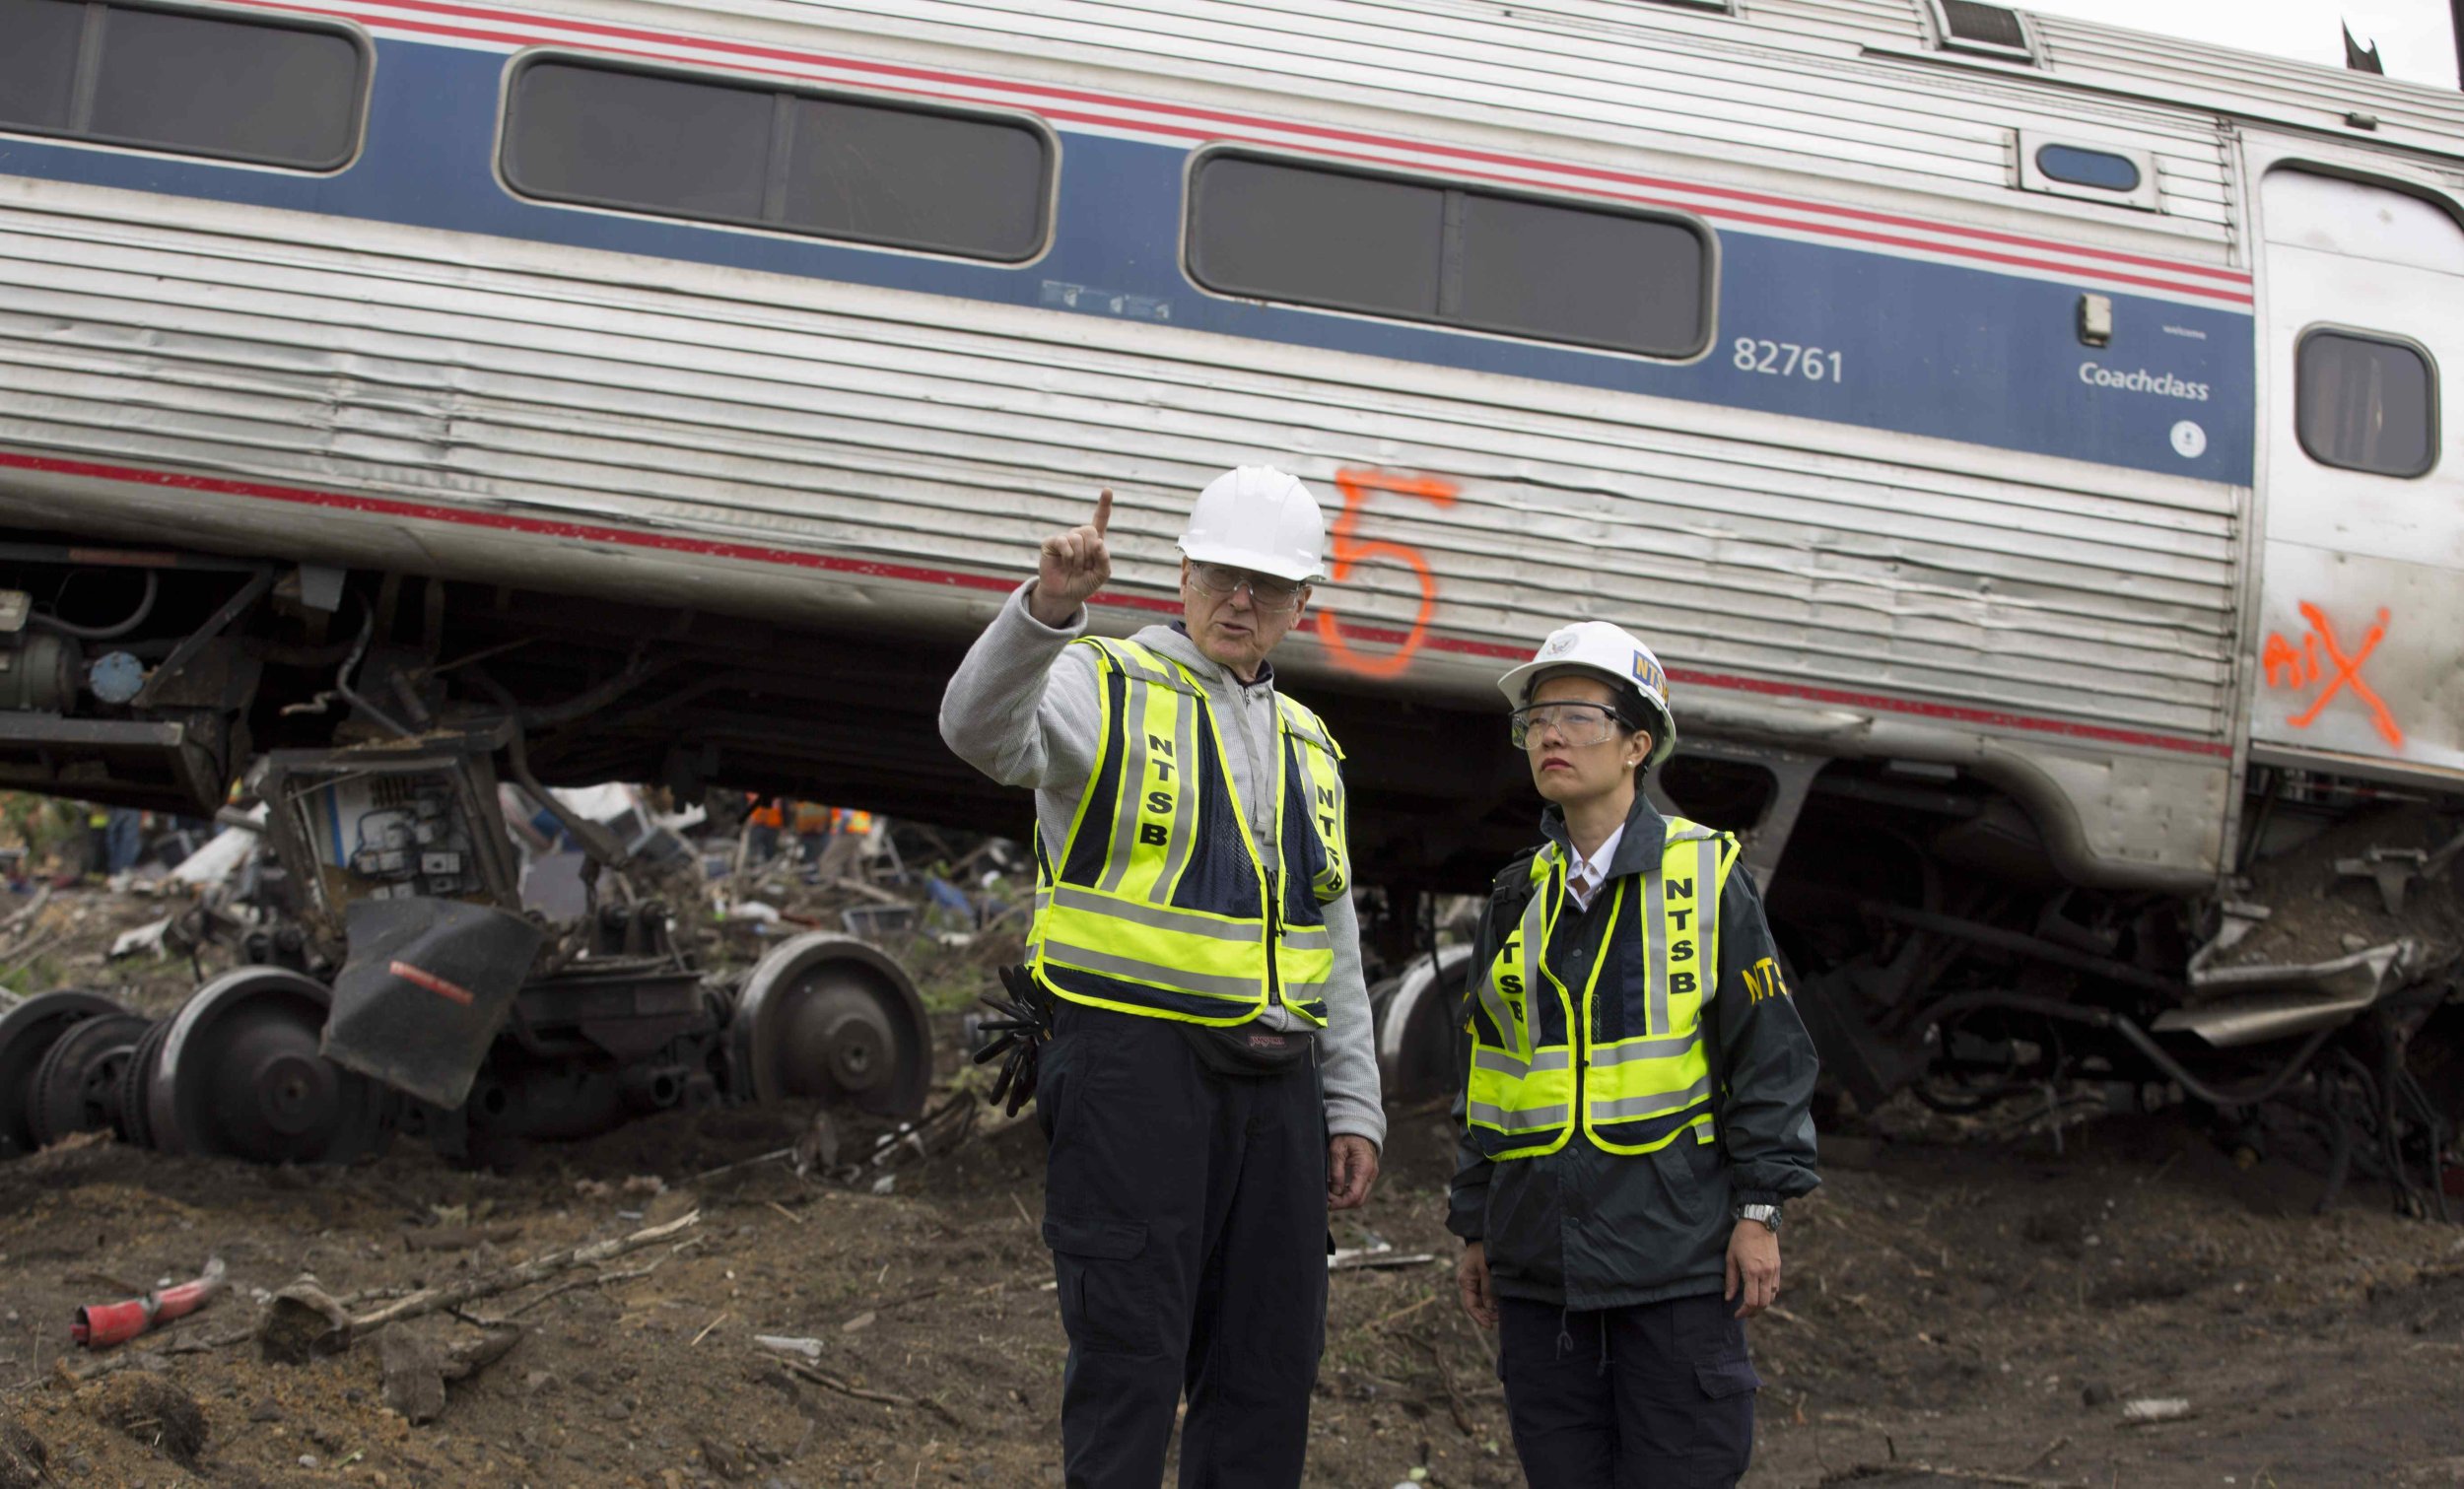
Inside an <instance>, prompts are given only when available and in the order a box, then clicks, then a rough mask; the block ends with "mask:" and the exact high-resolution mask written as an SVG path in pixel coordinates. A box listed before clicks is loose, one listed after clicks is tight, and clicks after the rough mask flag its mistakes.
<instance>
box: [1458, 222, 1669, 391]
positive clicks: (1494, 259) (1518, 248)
mask: <svg viewBox="0 0 2464 1489" xmlns="http://www.w3.org/2000/svg"><path fill="white" fill-rule="evenodd" d="M1462 239H1463V253H1462V274H1461V280H1462V299H1461V304H1460V305H1458V306H1457V310H1456V316H1457V318H1459V319H1461V320H1462V321H1463V322H1464V323H1465V324H1467V325H1475V326H1481V327H1485V328H1487V329H1489V330H1495V331H1515V332H1520V333H1522V334H1524V335H1528V336H1545V337H1547V338H1549V339H1550V340H1553V341H1599V342H1606V343H1607V344H1608V345H1610V346H1618V347H1625V348H1628V349H1630V350H1633V351H1640V352H1658V353H1661V354H1663V355H1669V356H1686V355H1689V354H1691V353H1692V352H1694V351H1696V350H1698V349H1699V348H1700V347H1701V345H1702V329H1703V328H1702V312H1703V296H1702V293H1701V286H1702V280H1703V271H1704V269H1705V268H1706V262H1705V260H1706V257H1707V250H1706V248H1705V246H1704V244H1703V240H1702V239H1701V238H1700V237H1696V236H1695V234H1694V232H1693V230H1692V229H1690V228H1687V227H1684V226H1682V225H1681V224H1677V223H1672V222H1662V221H1658V220H1655V219H1652V218H1644V217H1626V216H1623V215H1622V214H1618V213H1611V212H1587V211H1583V210H1581V209H1579V208H1570V207H1563V206H1559V205H1556V204H1554V203H1549V202H1531V201H1520V200H1517V199H1516V198H1513V197H1506V196H1484V195H1481V194H1478V193H1476V192H1466V193H1464V197H1463V227H1462Z"/></svg>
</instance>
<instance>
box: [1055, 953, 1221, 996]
mask: <svg viewBox="0 0 2464 1489" xmlns="http://www.w3.org/2000/svg"><path fill="white" fill-rule="evenodd" d="M1044 956H1045V959H1046V960H1048V961H1054V962H1060V963H1061V964H1062V965H1064V966H1068V967H1075V968H1079V969H1081V970H1082V971H1086V972H1093V973H1101V974H1104V975H1105V976H1108V977H1116V978H1129V979H1131V980H1133V981H1144V982H1153V983H1156V984H1158V985H1160V986H1163V987H1167V988H1179V989H1182V990H1185V991H1188V992H1195V993H1200V994H1203V995H1204V996H1207V997H1212V998H1238V999H1240V1000H1241V1001H1242V1002H1245V1003H1248V1002H1256V1001H1257V1000H1258V999H1259V998H1260V997H1262V996H1263V995H1264V993H1265V989H1264V988H1263V987H1261V986H1260V985H1259V984H1258V983H1257V982H1255V981H1251V980H1250V979H1248V978H1220V977H1214V976H1211V975H1208V974H1203V973H1196V972H1185V971H1183V970H1182V969H1180V968H1178V967H1158V966H1156V965H1155V964H1154V963H1152V962H1141V961H1139V960H1137V959H1136V958H1135V957H1125V956H1119V955H1116V954H1114V953H1112V952H1109V951H1097V950H1095V949H1094V948H1093V947H1090V946H1065V945H1062V944H1061V943H1060V942H1058V941H1046V942H1045V943H1044Z"/></svg>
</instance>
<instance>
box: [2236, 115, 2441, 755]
mask: <svg viewBox="0 0 2464 1489" xmlns="http://www.w3.org/2000/svg"><path fill="white" fill-rule="evenodd" d="M2265 153H2266V152H2264V151H2254V152H2253V154H2254V155H2262V156H2263V155H2264V154H2265ZM2337 165H2338V166H2339V167H2340V168H2341V169H2339V170H2337V171H2335V172H2333V173H2331V171H2329V170H2325V169H2317V167H2315V166H2307V165H2304V164H2297V163H2293V162H2290V161H2285V160H2283V159H2281V158H2280V159H2278V160H2276V161H2273V162H2268V163H2265V164H2264V165H2263V167H2261V168H2260V169H2264V172H2265V173H2264V174H2263V175H2260V176H2259V192H2258V195H2259V208H2260V213H2259V233H2260V250H2261V253H2262V262H2261V268H2260V274H2259V289H2260V294H2261V296H2262V298H2263V309H2264V313H2263V315H2262V317H2261V321H2260V325H2261V330H2260V335H2261V336H2262V337H2263V338H2264V344H2263V346H2262V347H2261V350H2260V359H2259V361H2260V366H2261V367H2262V368H2263V369H2264V370H2265V373H2264V375H2265V379H2266V382H2265V386H2266V404H2267V406H2266V411H2265V415H2264V419H2265V430H2266V433H2265V438H2264V440H2263V448H2262V452H2261V460H2262V466H2261V469H2262V472H2263V474H2262V479H2263V481H2264V482H2265V486H2264V489H2263V490H2264V496H2265V511H2266V517H2265V529H2264V532H2263V534H2262V537H2263V556H2262V559H2261V564H2260V590H2259V625H2258V631H2257V636H2256V643H2257V645H2258V648H2259V658H2258V662H2259V665H2258V668H2257V670H2256V673H2255V674H2254V675H2253V677H2252V679H2251V682H2252V686H2251V689H2250V700H2251V705H2250V708H2251V714H2250V732H2251V744H2252V753H2253V756H2254V758H2256V759H2259V760H2262V761H2273V762H2274V763H2278V764H2286V765H2296V766H2315V767H2318V768H2321V769H2326V770H2336V771H2346V772H2354V773H2358V774H2363V775H2376V776H2390V775H2393V776H2406V777H2444V778H2445V779H2444V780H2443V781H2440V782H2438V783H2440V784H2443V785H2446V786H2449V787H2452V786H2454V785H2456V784H2458V783H2459V782H2464V448H2459V447H2458V445H2459V443H2464V437H2459V435H2458V433H2457V431H2458V426H2457V425H2456V423H2455V422H2454V421H2451V420H2449V419H2447V418H2446V412H2447V409H2448V407H2449V406H2450V405H2451V404H2452V403H2454V402H2457V401H2459V400H2464V220H2459V216H2458V214H2459V212H2464V207H2459V204H2458V203H2457V202H2456V201H2454V200H2453V199H2452V198H2450V197H2448V196H2446V195H2445V194H2444V193H2442V192H2438V191H2436V190H2434V189H2432V188H2430V187H2427V186H2421V187H2416V188H2414V189H2404V187H2403V186H2401V185H2400V184H2399V183H2398V182H2396V181H2394V180H2392V179H2389V178H2387V177H2385V176H2380V177H2378V178H2376V179H2373V178H2371V177H2370V176H2369V175H2367V174H2364V173H2360V172H2362V171H2366V169H2367V164H2366V163H2362V164H2361V165H2358V166H2353V167H2345V166H2344V165H2343V163H2341V162H2339V163H2337ZM2345 169H2350V170H2354V171H2356V172H2357V173H2353V174H2347V173H2343V170H2345Z"/></svg>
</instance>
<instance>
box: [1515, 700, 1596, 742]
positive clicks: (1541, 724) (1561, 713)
mask: <svg viewBox="0 0 2464 1489" xmlns="http://www.w3.org/2000/svg"><path fill="white" fill-rule="evenodd" d="M1507 718H1508V724H1507V727H1508V728H1509V729H1510V730H1511V731H1512V732H1513V734H1514V742H1515V748H1517V749H1528V748H1529V747H1530V746H1531V745H1532V744H1533V743H1534V742H1535V741H1537V740H1540V739H1553V740H1555V741H1556V742H1557V743H1559V744H1561V745H1566V746H1568V747H1570V748H1574V749H1580V748H1582V747H1583V746H1585V745H1596V744H1606V743H1608V741H1609V740H1611V739H1614V738H1616V737H1617V711H1616V710H1614V709H1611V708H1609V707H1608V705H1606V704H1534V705H1532V706H1531V707H1530V708H1528V709H1517V710H1515V711H1514V712H1512V713H1510V714H1508V715H1507Z"/></svg>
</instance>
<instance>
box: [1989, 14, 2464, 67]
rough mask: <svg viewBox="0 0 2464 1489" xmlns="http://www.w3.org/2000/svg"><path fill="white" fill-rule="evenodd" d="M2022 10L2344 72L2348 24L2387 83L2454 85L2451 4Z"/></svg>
mask: <svg viewBox="0 0 2464 1489" xmlns="http://www.w3.org/2000/svg"><path fill="white" fill-rule="evenodd" d="M2015 3H2017V4H2018V6H2019V9H2021V10H2030V11H2038V12H2042V13H2043V14H2046V15H2052V16H2077V17H2079V18H2081V19H2082V20H2086V21H2100V22H2103V23H2104V24H2105V25H2108V26H2127V27H2130V28H2131V29H2133V30H2135V31H2151V32H2161V33H2163V34H2168V35H2177V36H2192V37H2196V38H2197V39H2199V40H2202V41H2214V42H2218V43H2220V44H2223V45H2225V46H2237V47H2240V48H2242V49H2243V50H2245V51H2264V52H2274V53H2276V54H2277V55H2279V56H2286V57H2299V58H2301V59H2302V60H2304V61H2309V62H2322V63H2325V64H2326V65H2327V66H2329V67H2342V66H2343V65H2344V38H2343V35H2342V34H2341V33H2339V32H2338V31H2337V29H2336V23H2337V22H2338V21H2343V22H2344V23H2346V24H2347V25H2350V26H2351V27H2352V28H2353V35H2354V39H2355V40H2358V41H2360V42H2361V44H2362V45H2363V46H2368V45H2369V44H2370V43H2371V42H2373V41H2375V42H2376V43H2378V56H2379V60H2380V61H2381V62H2383V63H2384V64H2386V68H2387V76H2389V77H2391V78H2403V79H2405V80H2406V81H2408V82H2414V83H2429V84H2431V85H2433V86H2436V87H2439V88H2453V87H2455V86H2456V76H2455V39H2454V37H2453V35H2452V34H2450V33H2449V31H2448V19H2447V4H2446V0H2015Z"/></svg>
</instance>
